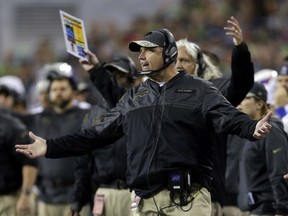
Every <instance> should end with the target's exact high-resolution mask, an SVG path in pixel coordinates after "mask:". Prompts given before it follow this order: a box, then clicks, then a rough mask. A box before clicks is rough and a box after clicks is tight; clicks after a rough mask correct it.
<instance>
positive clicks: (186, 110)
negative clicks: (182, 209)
mask: <svg viewBox="0 0 288 216" xmlns="http://www.w3.org/2000/svg"><path fill="white" fill-rule="evenodd" d="M255 125H256V121H253V120H251V119H249V117H248V116H247V115H245V114H243V113H242V112H239V111H238V110H237V109H235V108H234V107H233V106H232V105H231V104H230V103H229V102H228V101H227V100H226V99H225V98H224V97H223V95H221V94H220V92H219V91H218V90H217V89H216V88H214V87H213V85H212V84H211V83H209V82H205V81H203V80H202V79H199V78H196V77H192V76H190V75H187V74H186V73H184V72H183V73H179V74H177V75H176V76H175V77H173V78H172V79H171V80H170V81H169V82H167V83H166V84H165V85H164V87H159V85H158V84H157V83H155V82H153V81H151V80H147V81H145V82H144V83H143V84H140V85H139V86H136V87H134V88H132V89H129V90H128V91H127V92H126V93H125V95H124V96H123V97H122V99H121V100H120V101H119V103H118V104H117V106H116V107H115V108H113V109H112V110H111V112H109V113H108V114H107V115H106V117H105V119H104V121H103V123H101V124H98V125H96V126H94V127H91V128H89V129H86V130H84V131H83V132H81V133H75V134H73V135H68V136H64V137H60V138H57V139H48V140H47V153H46V157H50V158H59V157H65V156H71V155H80V154H84V153H86V152H87V151H90V150H92V149H94V148H101V147H103V146H104V145H107V144H111V143H113V142H115V141H116V140H118V139H119V137H121V136H123V134H124V133H125V134H126V135H127V138H128V144H127V160H128V168H127V183H128V185H129V186H130V188H132V189H135V191H136V194H138V195H139V196H141V197H144V198H145V197H150V196H151V194H152V193H154V192H157V191H159V190H161V189H162V188H163V187H166V186H167V182H166V180H167V171H169V170H171V169H175V168H182V169H189V170H191V171H192V172H194V176H192V178H193V177H194V179H195V181H201V182H200V183H207V182H209V180H210V177H211V169H212V150H213V145H212V144H211V140H210V138H209V136H207V134H208V131H210V130H214V131H215V132H217V133H221V132H229V133H231V134H237V135H239V136H241V137H246V138H249V139H251V140H254V138H253V132H254V129H255ZM147 173H148V175H147ZM147 176H148V179H147ZM197 179H199V180H197ZM148 181H149V183H148ZM205 186H207V187H209V186H208V185H205Z"/></svg>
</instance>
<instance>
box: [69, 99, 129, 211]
mask: <svg viewBox="0 0 288 216" xmlns="http://www.w3.org/2000/svg"><path fill="white" fill-rule="evenodd" d="M108 111H109V109H108V108H107V107H105V106H103V105H101V104H97V105H95V106H93V107H92V108H91V110H90V112H89V113H88V114H87V115H86V116H85V119H84V121H83V124H82V129H86V128H89V127H91V126H92V125H95V124H97V123H99V122H101V121H102V120H103V118H104V115H105V114H106V113H107V112H108ZM126 144H127V138H126V137H125V136H123V137H121V138H120V139H119V140H117V141H116V143H113V145H107V146H104V147H103V148H101V149H95V150H93V151H92V152H91V153H89V154H87V155H84V156H80V157H77V159H76V170H75V184H74V185H75V186H74V190H75V192H74V198H73V202H74V204H73V206H72V208H73V209H74V210H75V211H80V210H81V208H82V207H83V206H84V205H86V204H87V203H88V202H89V201H91V198H93V194H94V192H95V187H97V186H98V185H99V184H107V185H109V184H110V183H111V182H114V181H115V180H121V181H123V182H126V176H125V172H126V169H127V162H126V161H127V153H126Z"/></svg>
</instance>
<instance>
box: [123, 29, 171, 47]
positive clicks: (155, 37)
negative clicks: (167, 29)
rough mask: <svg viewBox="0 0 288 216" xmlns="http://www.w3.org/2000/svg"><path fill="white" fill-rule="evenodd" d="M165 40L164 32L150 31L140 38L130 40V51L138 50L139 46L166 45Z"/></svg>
mask: <svg viewBox="0 0 288 216" xmlns="http://www.w3.org/2000/svg"><path fill="white" fill-rule="evenodd" d="M166 46H167V41H166V37H165V34H164V32H161V31H157V30H155V31H151V32H148V33H147V34H145V35H144V37H143V39H142V40H138V41H131V42H130V43H129V49H130V50H131V51H132V52H140V47H151V48H153V47H166Z"/></svg>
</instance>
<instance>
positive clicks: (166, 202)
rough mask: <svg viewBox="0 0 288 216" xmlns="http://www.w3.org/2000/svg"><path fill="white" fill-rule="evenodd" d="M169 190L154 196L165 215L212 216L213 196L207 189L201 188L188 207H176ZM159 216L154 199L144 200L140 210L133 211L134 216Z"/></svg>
mask: <svg viewBox="0 0 288 216" xmlns="http://www.w3.org/2000/svg"><path fill="white" fill-rule="evenodd" d="M169 194H170V192H169V191H168V190H163V191H160V192H159V193H158V194H156V195H155V196H154V199H155V202H156V203H157V206H158V209H162V212H163V213H164V214H165V215H169V216H194V215H195V216H210V215H211V196H210V193H209V192H208V190H207V189H206V188H201V189H200V191H199V193H198V195H197V196H196V197H195V199H194V200H193V201H192V202H191V203H189V204H188V205H187V206H182V209H183V210H182V209H181V208H180V207H179V206H175V205H174V203H173V202H172V201H171V200H170V195H169ZM136 215H137V216H138V215H139V216H158V215H159V214H158V213H157V209H156V206H155V203H154V200H153V198H149V199H142V201H141V202H140V204H139V207H138V210H136V211H133V216H136Z"/></svg>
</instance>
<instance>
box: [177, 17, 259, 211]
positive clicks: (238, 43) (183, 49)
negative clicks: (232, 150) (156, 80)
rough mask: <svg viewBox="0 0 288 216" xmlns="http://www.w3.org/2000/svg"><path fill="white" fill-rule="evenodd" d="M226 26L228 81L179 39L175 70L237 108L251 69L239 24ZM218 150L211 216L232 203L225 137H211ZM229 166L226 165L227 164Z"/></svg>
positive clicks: (250, 80)
mask: <svg viewBox="0 0 288 216" xmlns="http://www.w3.org/2000/svg"><path fill="white" fill-rule="evenodd" d="M227 23H228V24H229V26H227V27H225V28H224V29H225V30H226V33H227V35H229V36H232V38H233V42H234V47H233V51H232V61H231V69H232V73H231V77H229V78H223V77H222V73H221V72H220V71H219V69H218V67H216V66H215V65H213V63H212V62H211V61H210V58H209V56H208V55H206V54H204V53H203V51H202V50H201V49H200V47H199V46H198V45H197V44H195V43H193V42H190V41H188V40H187V39H180V40H178V41H177V42H176V45H177V48H178V57H177V61H176V68H177V70H178V71H180V72H181V71H186V72H187V73H188V74H191V75H194V76H198V77H201V78H203V79H204V80H209V81H210V82H212V83H213V84H214V85H215V87H217V88H218V89H219V90H220V92H221V93H222V94H223V96H224V97H226V99H227V100H228V101H229V102H230V103H231V104H232V105H233V106H235V107H236V106H237V105H239V104H240V102H241V101H242V100H243V99H244V98H245V96H246V94H247V93H248V92H249V90H250V89H251V88H252V86H253V83H254V67H253V63H252V61H251V55H250V52H249V50H248V46H247V45H246V43H245V42H244V40H243V33H242V29H241V27H240V25H239V23H238V21H237V20H236V19H235V18H234V17H231V18H230V19H228V20H227ZM211 136H213V137H214V138H213V139H212V141H213V142H215V145H216V146H217V148H215V154H214V159H213V163H214V164H215V165H214V169H213V172H212V176H213V181H212V190H211V192H212V206H213V208H212V215H215V216H217V215H222V207H223V205H224V204H226V203H227V204H230V203H229V202H231V200H229V199H225V197H227V196H228V195H227V194H226V195H225V171H226V149H227V147H226V143H227V135H226V134H219V135H218V134H211ZM228 166H229V164H228Z"/></svg>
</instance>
